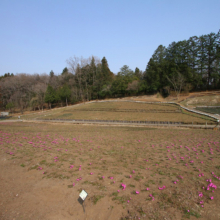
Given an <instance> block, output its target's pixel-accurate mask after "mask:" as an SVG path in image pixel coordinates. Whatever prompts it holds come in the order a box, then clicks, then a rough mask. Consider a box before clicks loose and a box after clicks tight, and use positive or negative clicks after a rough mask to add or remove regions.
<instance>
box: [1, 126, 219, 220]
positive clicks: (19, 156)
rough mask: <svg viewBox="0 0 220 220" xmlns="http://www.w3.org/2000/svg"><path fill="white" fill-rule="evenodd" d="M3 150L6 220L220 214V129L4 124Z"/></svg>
mask: <svg viewBox="0 0 220 220" xmlns="http://www.w3.org/2000/svg"><path fill="white" fill-rule="evenodd" d="M0 155H1V159H0V204H1V205H0V219H2V220H6V219H16V220H21V219H55V220H56V219H62V220H63V219H64V220H65V219H94V220H95V219H187V218H190V219H197V218H200V219H220V210H219V206H220V190H219V188H220V132H219V131H213V130H195V129H160V128H158V129H155V128H150V127H147V128H146V127H126V126H123V127H120V126H111V127H110V126H89V125H70V124H64V123H63V124H59V123H51V124H49V123H24V122H16V123H9V122H8V123H4V122H1V123H0ZM82 189H84V190H85V191H86V192H87V193H88V197H87V198H86V200H85V202H84V206H82V205H81V204H80V203H79V202H78V198H79V194H80V192H81V191H82ZM84 211H85V212H84Z"/></svg>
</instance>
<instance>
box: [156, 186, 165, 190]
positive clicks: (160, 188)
mask: <svg viewBox="0 0 220 220" xmlns="http://www.w3.org/2000/svg"><path fill="white" fill-rule="evenodd" d="M165 188H166V186H162V187H158V189H159V190H162V189H165Z"/></svg>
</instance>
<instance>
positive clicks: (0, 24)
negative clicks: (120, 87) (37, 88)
mask: <svg viewBox="0 0 220 220" xmlns="http://www.w3.org/2000/svg"><path fill="white" fill-rule="evenodd" d="M219 29H220V0H0V75H3V74H4V73H6V72H10V73H14V74H16V73H29V74H33V73H39V74H41V73H47V74H49V72H50V71H51V70H53V71H54V72H55V74H59V73H61V72H62V70H63V68H64V67H66V66H67V67H68V65H67V63H66V60H67V59H69V58H70V57H73V56H74V55H75V56H77V57H81V56H83V57H84V58H88V57H90V56H92V55H94V56H97V57H99V58H100V59H102V57H103V56H105V57H106V59H107V61H108V64H109V67H110V69H111V71H113V72H114V73H117V72H118V71H119V70H120V68H121V67H122V66H123V65H128V66H129V67H130V68H131V69H133V70H134V69H135V67H138V68H140V69H141V70H145V68H146V65H147V63H148V61H149V59H150V57H151V56H152V54H153V52H154V51H155V50H156V48H157V47H158V46H159V45H160V44H162V45H164V46H166V47H167V46H168V45H169V44H170V43H171V42H173V41H180V40H185V39H188V38H189V37H191V36H195V35H196V36H200V35H203V34H209V33H211V32H215V33H216V32H218V30H219Z"/></svg>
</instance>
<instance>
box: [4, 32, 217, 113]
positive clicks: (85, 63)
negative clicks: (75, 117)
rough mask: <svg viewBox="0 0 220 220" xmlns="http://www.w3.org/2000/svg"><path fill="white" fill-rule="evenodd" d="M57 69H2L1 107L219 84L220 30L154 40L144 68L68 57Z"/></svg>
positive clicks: (166, 92)
mask: <svg viewBox="0 0 220 220" xmlns="http://www.w3.org/2000/svg"><path fill="white" fill-rule="evenodd" d="M67 64H68V68H67V67H65V68H64V69H63V71H62V73H60V74H59V75H55V74H54V72H53V71H51V72H50V73H49V74H33V75H31V74H25V73H22V74H16V75H14V74H13V73H12V74H10V73H6V74H5V75H4V76H2V77H0V90H1V105H2V108H4V109H9V110H13V109H14V108H19V109H20V111H21V113H23V111H24V109H26V108H28V107H31V108H32V109H33V110H35V109H43V108H44V104H45V103H48V107H49V108H51V107H52V106H53V105H60V106H63V105H64V104H65V105H68V103H72V104H73V103H77V102H84V101H89V100H95V99H104V98H111V97H114V98H116V97H123V96H129V95H143V94H153V93H157V92H160V93H161V94H162V95H164V96H168V95H169V94H170V92H171V91H174V92H175V93H176V95H177V97H178V95H179V93H181V91H198V90H200V91H202V90H210V89H219V88H220V31H219V32H217V33H210V34H207V35H202V36H200V37H197V36H193V37H190V38H189V39H188V40H183V41H178V42H172V43H171V44H170V45H169V46H168V47H165V46H163V45H159V46H158V48H157V49H156V50H155V52H154V53H153V55H152V57H151V58H150V60H149V62H148V64H147V66H146V69H145V70H144V71H141V70H140V69H139V68H138V67H136V68H135V70H134V71H133V70H131V69H130V68H129V66H127V65H124V66H123V67H121V69H120V71H119V72H118V73H117V74H114V73H113V72H112V71H111V70H110V68H109V65H108V61H107V59H106V58H105V57H103V58H102V60H100V59H99V58H97V57H94V56H92V57H89V58H88V59H84V58H79V57H73V58H69V59H68V60H67Z"/></svg>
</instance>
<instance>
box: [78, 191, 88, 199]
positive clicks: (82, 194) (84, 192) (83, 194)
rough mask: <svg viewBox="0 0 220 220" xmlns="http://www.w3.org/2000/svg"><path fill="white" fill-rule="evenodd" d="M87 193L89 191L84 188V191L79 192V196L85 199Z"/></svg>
mask: <svg viewBox="0 0 220 220" xmlns="http://www.w3.org/2000/svg"><path fill="white" fill-rule="evenodd" d="M87 195H88V194H87V192H86V191H85V190H82V192H81V193H80V194H79V197H80V198H81V199H82V200H83V201H84V200H85V199H86V197H87Z"/></svg>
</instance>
